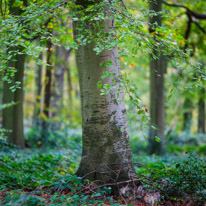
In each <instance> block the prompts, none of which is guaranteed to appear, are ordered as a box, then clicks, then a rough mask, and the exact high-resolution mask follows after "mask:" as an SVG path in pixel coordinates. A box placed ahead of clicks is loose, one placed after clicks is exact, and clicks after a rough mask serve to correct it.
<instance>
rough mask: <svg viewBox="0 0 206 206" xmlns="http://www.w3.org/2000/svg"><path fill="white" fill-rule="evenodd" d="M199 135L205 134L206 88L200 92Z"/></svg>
mask: <svg viewBox="0 0 206 206" xmlns="http://www.w3.org/2000/svg"><path fill="white" fill-rule="evenodd" d="M198 133H203V134H205V88H201V89H200V91H199V101H198Z"/></svg>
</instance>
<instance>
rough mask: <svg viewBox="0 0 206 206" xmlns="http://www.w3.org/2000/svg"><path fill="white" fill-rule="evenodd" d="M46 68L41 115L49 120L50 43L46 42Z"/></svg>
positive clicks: (49, 41)
mask: <svg viewBox="0 0 206 206" xmlns="http://www.w3.org/2000/svg"><path fill="white" fill-rule="evenodd" d="M46 63H47V66H46V78H45V90H44V109H43V113H44V114H45V116H46V117H47V118H49V110H50V102H51V83H52V42H51V40H48V41H47V61H46Z"/></svg>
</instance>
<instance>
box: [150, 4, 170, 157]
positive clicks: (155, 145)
mask: <svg viewBox="0 0 206 206" xmlns="http://www.w3.org/2000/svg"><path fill="white" fill-rule="evenodd" d="M149 9H150V18H149V24H150V25H149V26H150V33H151V35H153V36H154V38H155V35H156V34H155V32H156V31H155V24H157V25H158V26H161V24H162V17H161V15H162V14H161V12H162V0H157V1H151V2H150V3H149ZM154 12H156V13H155V14H154ZM153 53H154V55H155V56H156V58H153V57H152V56H151V58H152V60H151V61H150V118H151V120H150V128H149V145H148V152H149V153H150V154H153V153H155V154H162V153H163V152H164V124H165V123H164V121H165V95H164V73H165V69H166V68H165V57H164V56H163V55H162V54H161V51H159V50H157V49H155V48H154V49H153ZM157 138H160V141H159V140H158V139H157Z"/></svg>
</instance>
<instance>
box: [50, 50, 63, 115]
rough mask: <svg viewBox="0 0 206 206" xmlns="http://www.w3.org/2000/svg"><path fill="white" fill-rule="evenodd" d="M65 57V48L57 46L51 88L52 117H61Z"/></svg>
mask: <svg viewBox="0 0 206 206" xmlns="http://www.w3.org/2000/svg"><path fill="white" fill-rule="evenodd" d="M65 56H66V50H65V48H64V47H59V46H57V47H56V56H55V58H56V59H55V67H54V79H53V80H54V81H53V88H52V93H53V94H52V98H53V100H52V117H55V116H58V115H61V109H62V106H63V90H64V73H65V70H66V68H65V62H64V61H65Z"/></svg>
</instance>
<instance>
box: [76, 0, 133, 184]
mask: <svg viewBox="0 0 206 206" xmlns="http://www.w3.org/2000/svg"><path fill="white" fill-rule="evenodd" d="M97 2H99V1H97ZM84 3H85V1H84ZM80 4H81V2H80ZM107 15H109V13H107ZM79 23H80V22H79ZM99 24H100V25H101V26H100V27H101V28H104V26H107V28H110V29H114V20H113V19H109V20H106V21H105V22H99ZM77 27H78V22H73V30H74V36H75V39H77V33H78V29H77ZM87 29H91V30H92V28H91V27H90V26H88V27H87ZM94 33H95V32H93V34H94ZM94 46H95V42H92V43H90V44H87V45H84V46H79V48H78V49H77V50H76V52H75V53H76V54H75V55H76V63H77V68H78V77H79V83H80V92H81V108H82V130H83V134H82V138H83V151H82V159H81V163H80V165H79V168H78V170H77V172H76V174H77V175H78V176H81V177H84V176H85V175H87V176H86V178H88V179H90V180H100V181H102V182H113V180H112V178H113V179H117V181H121V180H128V179H130V178H131V176H132V175H134V174H135V172H134V168H133V165H132V164H129V163H132V154H131V149H130V142H129V136H128V130H127V119H126V109H125V104H124V100H123V97H124V91H123V88H122V87H120V85H119V82H118V80H116V81H113V79H114V78H115V77H117V76H118V77H120V78H121V73H120V65H119V62H118V59H117V55H118V52H117V48H116V47H115V48H113V49H112V50H104V51H103V52H101V53H100V54H99V55H97V54H96V52H95V51H94V50H93V49H94ZM106 61H112V63H113V64H112V66H110V67H106V68H105V69H103V68H102V67H101V66H100V64H101V63H102V62H106ZM105 70H109V71H110V72H111V73H112V74H114V77H107V78H105V79H103V80H102V79H101V76H102V75H103V73H104V72H105ZM98 81H101V82H102V83H103V84H110V85H111V87H112V86H114V87H116V88H114V89H113V90H112V91H110V93H109V94H106V95H100V89H99V88H97V82H98ZM118 88H119V89H120V95H119V99H120V101H118V97H117V90H118ZM108 167H109V168H110V169H111V171H112V170H113V171H117V170H120V171H119V175H118V176H117V175H115V174H114V173H113V172H109V173H108V174H107V175H104V174H102V175H101V174H100V172H99V170H101V171H102V170H107V171H108ZM98 168H99V170H98ZM95 170H96V172H93V171H95Z"/></svg>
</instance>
